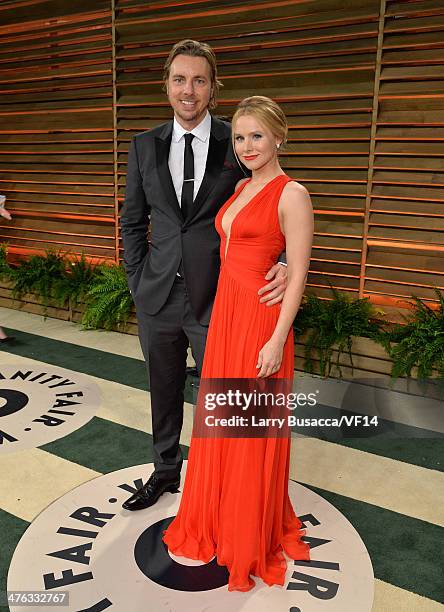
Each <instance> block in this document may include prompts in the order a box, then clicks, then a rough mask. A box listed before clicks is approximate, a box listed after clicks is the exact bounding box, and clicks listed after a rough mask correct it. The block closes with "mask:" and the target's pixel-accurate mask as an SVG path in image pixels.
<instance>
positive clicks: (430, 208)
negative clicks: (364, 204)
mask: <svg viewBox="0 0 444 612" xmlns="http://www.w3.org/2000/svg"><path fill="white" fill-rule="evenodd" d="M371 161H372V162H373V172H372V177H371V184H370V192H371V202H370V209H369V220H368V221H369V223H368V239H367V246H368V251H367V253H366V261H365V263H366V265H365V278H364V283H363V286H364V292H365V294H366V295H370V296H371V297H372V298H373V300H374V301H375V302H380V303H384V301H385V299H386V298H389V299H390V298H391V299H392V300H393V301H394V303H398V302H397V300H402V299H405V298H406V297H409V296H410V295H411V293H412V292H414V293H415V294H417V295H418V296H419V297H421V298H423V299H426V300H431V301H434V300H436V295H435V294H434V292H433V290H432V288H431V287H432V286H437V287H440V288H441V289H442V288H444V4H443V3H442V2H440V1H438V0H433V1H431V0H426V1H425V2H408V1H406V0H403V1H399V0H394V1H388V2H387V7H386V17H385V24H384V38H383V44H382V63H381V74H380V81H379V92H378V113H377V123H376V136H375V156H374V160H371Z"/></svg>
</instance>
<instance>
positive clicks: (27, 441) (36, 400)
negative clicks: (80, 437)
mask: <svg viewBox="0 0 444 612" xmlns="http://www.w3.org/2000/svg"><path fill="white" fill-rule="evenodd" d="M100 397H101V395H100V391H99V388H98V386H97V385H96V384H95V383H94V382H92V381H91V379H89V378H88V377H87V376H84V375H82V374H78V373H77V372H72V371H70V370H63V369H62V368H57V367H54V366H51V365H48V366H42V365H40V364H39V365H38V366H36V367H32V366H25V367H24V366H23V365H17V366H15V365H8V366H4V367H2V366H0V454H3V453H11V452H15V451H18V450H23V449H25V448H34V447H37V446H41V445H42V444H47V443H48V442H52V441H53V440H57V439H58V438H62V437H63V436H66V435H67V434H69V433H71V432H73V431H75V430H76V429H79V428H80V427H82V426H83V425H85V423H87V422H88V421H89V420H90V419H92V417H93V416H94V414H95V413H96V411H97V408H98V406H99V404H100Z"/></svg>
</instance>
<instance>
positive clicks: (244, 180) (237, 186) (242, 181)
mask: <svg viewBox="0 0 444 612" xmlns="http://www.w3.org/2000/svg"><path fill="white" fill-rule="evenodd" d="M249 180H250V179H249V178H248V177H247V178H243V179H241V180H240V181H237V183H236V187H235V188H234V191H237V190H238V189H239V187H240V186H241V185H243V184H244V183H246V182H247V181H249Z"/></svg>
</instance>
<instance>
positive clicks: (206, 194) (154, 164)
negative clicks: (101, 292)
mask: <svg viewBox="0 0 444 612" xmlns="http://www.w3.org/2000/svg"><path fill="white" fill-rule="evenodd" d="M164 80H165V86H166V92H167V95H168V100H169V102H170V104H171V107H172V109H173V111H174V120H173V121H169V122H167V123H165V124H163V125H160V126H159V127H156V128H154V129H153V130H151V131H149V132H143V133H141V134H137V135H136V136H135V137H134V139H133V141H132V144H131V147H130V151H129V157H128V169H127V178H126V197H125V205H124V207H123V210H122V239H123V246H124V263H125V269H126V272H127V277H128V285H129V287H130V289H131V293H132V295H133V298H134V302H135V304H136V310H137V320H138V324H139V338H140V343H141V346H142V350H143V354H144V357H145V359H146V361H147V363H148V369H149V377H150V390H151V411H152V431H153V446H154V465H155V470H154V473H153V474H152V476H151V477H150V479H149V480H148V482H147V483H146V484H144V485H143V487H142V488H141V489H139V490H138V491H137V492H136V493H135V494H134V495H132V496H131V497H130V498H129V499H128V500H127V501H126V502H125V503H124V504H123V507H124V508H125V509H127V510H139V509H141V508H147V507H149V506H151V505H153V504H154V503H156V501H157V500H158V499H159V497H160V496H161V495H162V494H163V493H164V492H166V491H169V492H176V491H177V487H178V486H179V482H180V470H181V466H182V454H181V450H180V446H179V438H180V432H181V429H182V421H183V401H184V396H183V391H184V386H185V378H186V357H187V349H188V345H189V344H190V345H191V349H192V352H193V356H194V359H195V361H196V366H197V369H198V371H199V372H201V369H202V363H203V357H204V351H205V341H206V335H207V330H208V324H209V321H210V315H211V308H212V305H213V300H214V296H215V293H216V286H217V280H218V275H219V266H220V260H219V236H218V234H217V232H216V230H215V227H214V218H215V216H216V214H217V212H218V210H219V209H220V208H221V206H222V205H223V204H224V203H225V202H226V201H227V199H228V198H229V197H230V196H231V195H232V193H233V191H234V188H235V185H236V183H237V182H238V181H239V180H240V179H241V178H243V177H244V172H243V170H242V168H241V167H240V165H239V164H238V162H237V160H236V158H235V156H234V153H233V149H232V146H231V132H230V125H229V124H228V123H226V122H224V121H220V120H219V119H216V118H215V117H212V116H211V115H210V113H209V110H208V109H213V108H215V106H216V96H217V92H218V88H219V85H220V83H219V81H218V80H217V68H216V58H215V55H214V52H213V50H212V49H211V47H209V46H208V45H206V44H205V43H199V42H196V41H193V40H184V41H181V42H179V43H177V44H176V45H175V46H174V47H173V48H172V50H171V52H170V55H169V57H168V59H167V61H166V63H165V72H164ZM149 223H150V224H151V242H150V245H148V242H147V229H148V224H149ZM285 277H286V274H285V271H284V270H283V268H282V267H281V266H279V265H277V264H276V265H275V266H273V268H272V269H271V270H270V272H269V273H268V274H267V276H266V279H267V280H270V281H271V282H269V283H268V284H267V285H265V287H263V288H262V289H261V290H260V293H261V295H262V294H264V293H266V295H265V296H264V297H262V298H261V300H262V301H268V303H269V304H270V305H271V304H274V303H276V302H278V301H280V300H281V299H282V295H283V292H284V289H285Z"/></svg>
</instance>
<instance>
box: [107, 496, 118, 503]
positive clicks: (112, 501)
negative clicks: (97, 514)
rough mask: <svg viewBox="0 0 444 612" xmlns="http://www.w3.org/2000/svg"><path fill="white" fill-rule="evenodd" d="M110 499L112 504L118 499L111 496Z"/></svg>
mask: <svg viewBox="0 0 444 612" xmlns="http://www.w3.org/2000/svg"><path fill="white" fill-rule="evenodd" d="M108 501H109V503H110V504H115V503H116V501H117V497H110V498H109V500H108Z"/></svg>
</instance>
